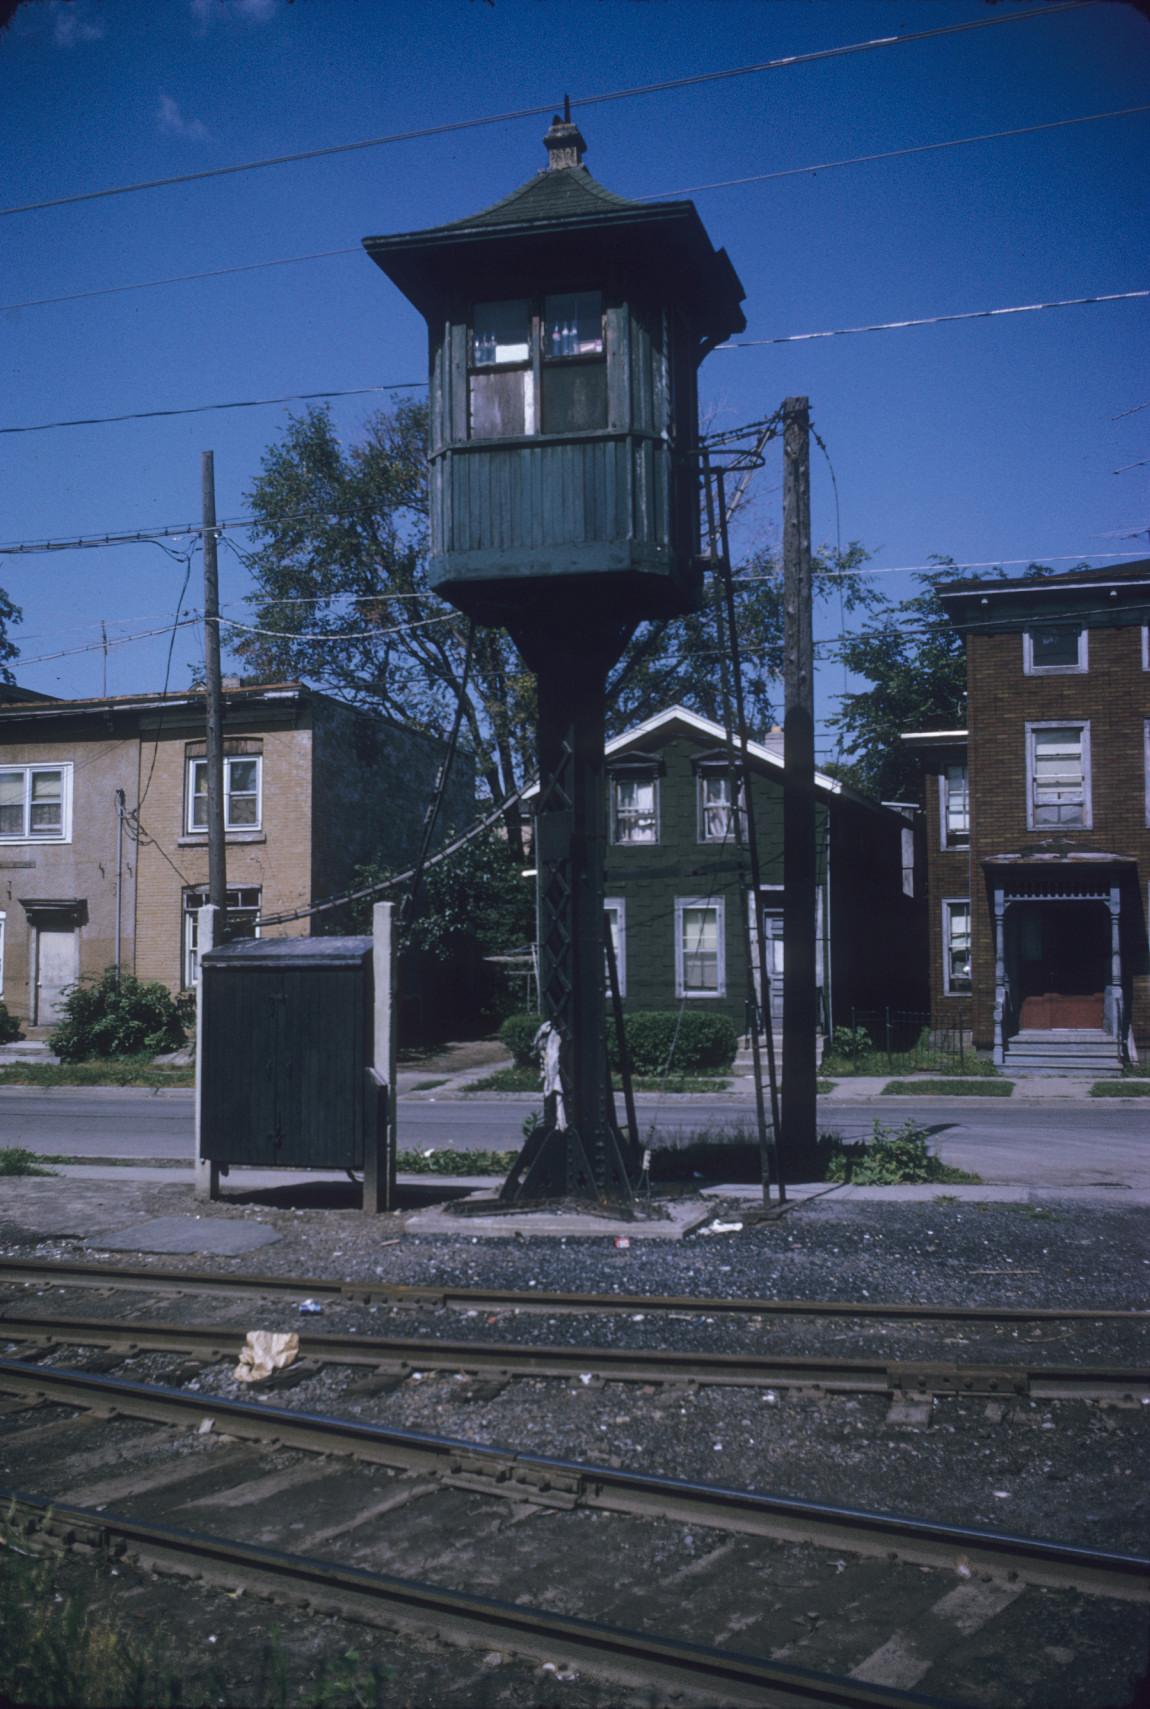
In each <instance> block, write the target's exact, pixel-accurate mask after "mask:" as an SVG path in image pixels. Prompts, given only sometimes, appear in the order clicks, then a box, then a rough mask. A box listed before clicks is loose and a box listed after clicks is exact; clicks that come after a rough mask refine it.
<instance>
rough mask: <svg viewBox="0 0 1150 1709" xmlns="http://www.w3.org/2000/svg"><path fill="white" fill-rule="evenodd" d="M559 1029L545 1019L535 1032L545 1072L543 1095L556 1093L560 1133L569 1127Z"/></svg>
mask: <svg viewBox="0 0 1150 1709" xmlns="http://www.w3.org/2000/svg"><path fill="white" fill-rule="evenodd" d="M561 1042H562V1041H561V1039H560V1037H559V1029H558V1028H557V1027H553V1026H552V1024H551V1022H550V1021H544V1023H543V1025H542V1026H541V1027H540V1028H539V1031H538V1032H537V1033H536V1034H535V1054H536V1055H537V1056H538V1058H539V1066H540V1069H541V1071H542V1074H543V1096H544V1097H545V1098H547V1097H550V1095H551V1093H552V1092H554V1094H555V1126H556V1127H557V1128H558V1129H559V1132H560V1133H564V1132H565V1131H566V1128H567V1110H566V1107H565V1105H564V1103H563V1078H562V1075H561V1074H560V1072H559V1046H560V1044H561Z"/></svg>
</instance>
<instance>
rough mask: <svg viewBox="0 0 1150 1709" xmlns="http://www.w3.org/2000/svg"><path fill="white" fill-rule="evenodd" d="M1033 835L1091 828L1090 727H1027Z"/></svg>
mask: <svg viewBox="0 0 1150 1709" xmlns="http://www.w3.org/2000/svg"><path fill="white" fill-rule="evenodd" d="M1026 735H1027V779H1028V784H1029V790H1030V799H1029V802H1028V807H1029V820H1028V822H1029V825H1030V829H1031V830H1032V831H1040V830H1045V829H1047V828H1051V829H1059V828H1062V827H1069V826H1078V827H1080V828H1089V825H1090V726H1089V724H1028V725H1027V730H1026Z"/></svg>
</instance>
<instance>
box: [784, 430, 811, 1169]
mask: <svg viewBox="0 0 1150 1709" xmlns="http://www.w3.org/2000/svg"><path fill="white" fill-rule="evenodd" d="M783 646H784V655H785V666H784V692H785V701H786V715H785V721H784V726H783V728H784V736H783V761H784V770H783V777H784V795H783V802H784V806H783V1097H782V1135H781V1144H780V1146H779V1151H780V1172H781V1174H782V1178H783V1180H784V1181H789V1182H792V1183H793V1182H796V1181H802V1180H809V1179H811V1177H812V1175H813V1172H814V1167H815V1163H816V1154H817V1148H818V1128H817V1113H816V1108H815V1096H816V1084H817V1064H816V1061H815V1056H816V1051H815V1036H816V1031H817V1026H818V998H817V992H816V986H815V908H816V900H817V890H816V885H815V718H814V634H813V619H812V613H811V463H810V404H809V400H808V399H807V398H786V399H785V400H784V402H783Z"/></svg>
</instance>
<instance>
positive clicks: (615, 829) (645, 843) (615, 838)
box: [608, 766, 663, 849]
mask: <svg viewBox="0 0 1150 1709" xmlns="http://www.w3.org/2000/svg"><path fill="white" fill-rule="evenodd" d="M608 775H609V779H610V786H611V796H610V802H609V806H610V824H609V826H608V832H609V838H610V843H611V846H612V848H620V849H653V848H656V847H657V846H658V844H659V843H660V842H661V841H662V832H663V825H662V818H661V810H662V791H661V790H660V788H659V781H660V780H659V772H658V770H657V768H656V767H655V766H652V767H651V768H650V769H649V770H648V769H646V768H644V767H640V766H620V767H618V769H617V770H613V771H611V772H610V773H609V774H608ZM621 783H650V785H651V812H652V816H653V818H654V821H655V834H654V836H652V837H621V836H620V835H619V804H618V789H619V785H620V784H621ZM633 811H637V809H635V810H633Z"/></svg>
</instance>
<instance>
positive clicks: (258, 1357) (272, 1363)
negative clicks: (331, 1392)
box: [232, 1329, 299, 1383]
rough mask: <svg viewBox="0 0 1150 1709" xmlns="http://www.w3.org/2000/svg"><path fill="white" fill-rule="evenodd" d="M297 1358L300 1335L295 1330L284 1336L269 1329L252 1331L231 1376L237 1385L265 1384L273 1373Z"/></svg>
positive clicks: (249, 1331) (241, 1349)
mask: <svg viewBox="0 0 1150 1709" xmlns="http://www.w3.org/2000/svg"><path fill="white" fill-rule="evenodd" d="M298 1357H299V1336H298V1335H297V1334H296V1333H295V1331H294V1330H292V1331H291V1333H290V1334H287V1335H281V1334H277V1333H275V1332H274V1331H273V1330H270V1329H249V1330H248V1335H247V1340H246V1341H245V1342H244V1344H243V1346H242V1347H241V1348H240V1362H239V1364H238V1365H237V1366H236V1368H235V1370H234V1371H233V1372H232V1376H233V1377H234V1378H235V1380H236V1382H237V1383H262V1382H263V1381H264V1379H265V1378H266V1377H270V1376H271V1374H272V1372H273V1371H282V1370H283V1369H284V1368H285V1367H286V1366H287V1365H291V1364H294V1363H295V1361H296V1359H297V1358H298Z"/></svg>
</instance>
